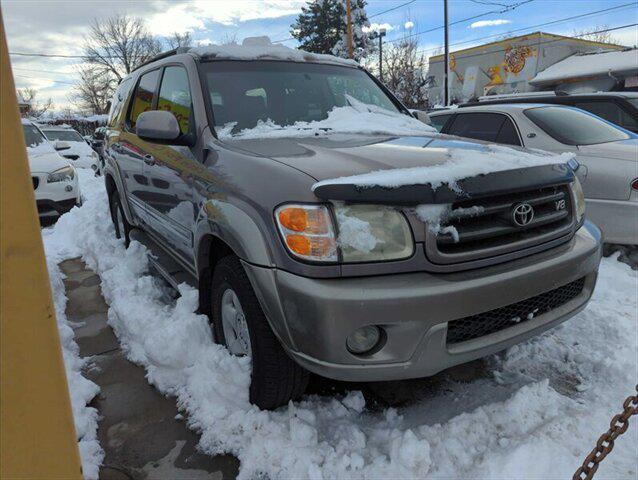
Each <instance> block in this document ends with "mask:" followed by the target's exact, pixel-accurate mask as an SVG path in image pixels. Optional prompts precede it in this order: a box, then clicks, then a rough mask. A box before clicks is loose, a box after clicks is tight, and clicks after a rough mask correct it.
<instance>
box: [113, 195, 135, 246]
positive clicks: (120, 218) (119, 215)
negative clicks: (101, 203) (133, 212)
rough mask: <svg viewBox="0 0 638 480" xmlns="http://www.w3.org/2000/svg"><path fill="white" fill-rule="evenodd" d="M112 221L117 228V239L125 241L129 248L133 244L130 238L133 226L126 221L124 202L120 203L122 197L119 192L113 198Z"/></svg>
mask: <svg viewBox="0 0 638 480" xmlns="http://www.w3.org/2000/svg"><path fill="white" fill-rule="evenodd" d="M111 220H113V226H114V227H115V237H116V238H121V239H123V240H124V245H125V246H126V247H127V248H128V246H129V243H130V242H131V240H130V238H129V232H130V231H131V225H130V224H129V223H128V220H126V216H125V215H124V209H123V208H122V202H120V196H119V195H118V194H117V192H115V193H113V195H112V196H111Z"/></svg>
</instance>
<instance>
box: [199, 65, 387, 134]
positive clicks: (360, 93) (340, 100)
mask: <svg viewBox="0 0 638 480" xmlns="http://www.w3.org/2000/svg"><path fill="white" fill-rule="evenodd" d="M201 68H202V69H203V70H204V76H205V78H206V83H207V86H206V88H207V89H208V95H209V98H210V100H211V104H212V107H213V116H214V120H215V125H216V126H217V127H223V126H224V125H226V124H228V123H230V122H234V123H235V126H234V128H233V130H232V133H237V132H239V131H241V130H243V129H247V128H253V127H255V126H256V125H257V122H259V121H260V120H261V121H266V120H271V121H272V122H274V123H275V124H277V125H281V126H286V125H293V124H295V123H296V122H313V121H320V120H325V119H326V118H327V117H328V113H329V112H330V111H331V110H333V109H334V108H335V107H343V106H346V105H348V104H349V103H348V97H352V98H354V99H355V100H358V101H360V102H363V103H365V104H368V105H373V106H374V107H377V108H382V109H385V110H389V111H391V112H393V113H400V110H399V108H398V107H397V106H396V105H395V104H394V102H393V101H392V100H391V99H390V97H388V96H387V95H386V94H385V93H384V92H383V90H382V89H381V88H380V87H379V86H378V85H377V84H376V83H375V82H374V81H373V80H372V79H371V78H370V77H369V76H368V75H367V74H366V73H365V72H364V71H363V70H359V69H357V68H352V67H345V66H339V65H325V64H314V63H295V62H280V61H251V62H239V61H212V62H206V63H203V64H202V66H201Z"/></svg>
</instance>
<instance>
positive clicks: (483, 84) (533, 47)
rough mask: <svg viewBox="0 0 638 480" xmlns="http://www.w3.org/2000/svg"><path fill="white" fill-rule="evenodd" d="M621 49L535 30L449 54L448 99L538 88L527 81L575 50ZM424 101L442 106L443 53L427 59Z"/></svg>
mask: <svg viewBox="0 0 638 480" xmlns="http://www.w3.org/2000/svg"><path fill="white" fill-rule="evenodd" d="M624 48H625V47H622V46H620V45H614V44H610V43H601V42H593V41H590V40H583V39H579V38H573V37H564V36H561V35H554V34H551V33H543V32H536V33H531V34H528V35H522V36H519V37H512V38H508V39H505V40H501V41H498V42H492V43H488V44H485V45H481V46H478V47H472V48H467V49H464V50H458V51H456V52H452V53H450V74H449V85H450V101H451V103H460V102H465V101H468V100H471V99H473V98H478V97H480V96H483V95H491V94H503V93H519V92H530V91H537V90H540V89H542V88H539V87H537V86H534V85H532V84H531V83H530V80H532V79H534V77H536V76H537V74H538V73H540V72H542V71H543V70H545V69H547V68H548V67H550V66H552V65H554V64H556V63H558V62H560V61H561V60H564V59H566V58H567V57H571V56H572V55H574V54H578V53H589V52H604V51H620V50H623V49H624ZM429 63H430V66H429V71H428V78H427V84H426V85H427V91H428V102H429V104H430V105H431V106H435V105H442V104H443V98H444V93H443V85H444V75H445V72H444V60H443V55H436V56H433V57H430V61H429Z"/></svg>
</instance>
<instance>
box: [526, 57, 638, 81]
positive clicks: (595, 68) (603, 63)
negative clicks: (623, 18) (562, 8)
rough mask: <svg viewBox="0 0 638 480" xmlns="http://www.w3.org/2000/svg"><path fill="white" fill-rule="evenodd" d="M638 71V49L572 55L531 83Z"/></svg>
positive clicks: (540, 74)
mask: <svg viewBox="0 0 638 480" xmlns="http://www.w3.org/2000/svg"><path fill="white" fill-rule="evenodd" d="M630 71H638V50H636V49H631V50H624V51H620V52H606V53H588V54H582V55H578V54H576V55H572V56H571V57H567V58H566V59H565V60H561V61H560V62H557V63H555V64H554V65H550V66H549V67H547V68H546V69H545V70H543V71H542V72H539V73H538V74H537V75H536V76H535V77H534V78H532V79H531V80H530V81H529V83H531V84H532V85H536V84H542V83H553V82H558V81H561V80H567V79H570V78H578V77H590V76H598V75H607V74H609V73H622V72H624V73H626V72H630Z"/></svg>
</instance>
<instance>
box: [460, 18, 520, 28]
mask: <svg viewBox="0 0 638 480" xmlns="http://www.w3.org/2000/svg"><path fill="white" fill-rule="evenodd" d="M508 23H512V21H511V20H505V19H502V18H499V19H497V20H479V21H478V22H474V23H472V24H471V25H470V26H469V28H482V27H495V26H497V25H505V24H508Z"/></svg>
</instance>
